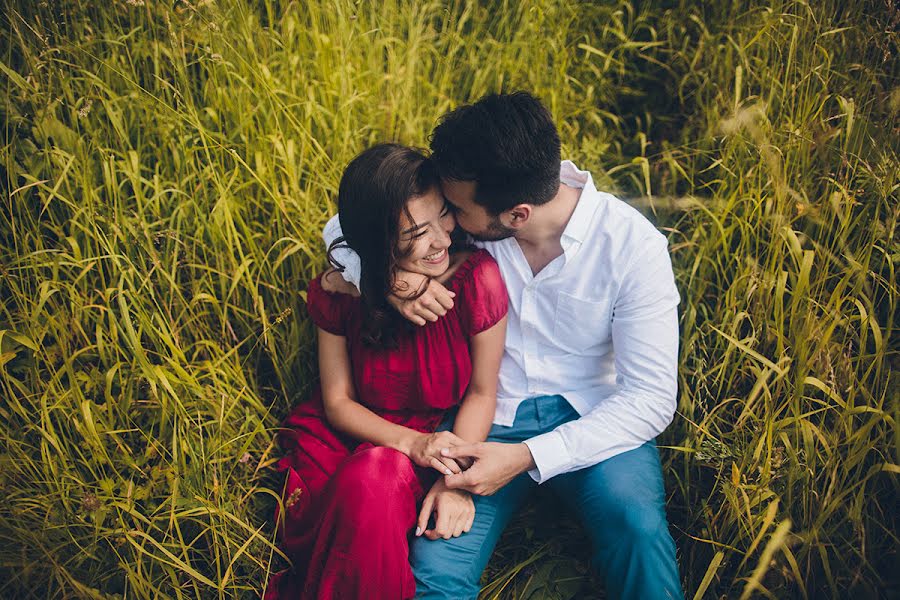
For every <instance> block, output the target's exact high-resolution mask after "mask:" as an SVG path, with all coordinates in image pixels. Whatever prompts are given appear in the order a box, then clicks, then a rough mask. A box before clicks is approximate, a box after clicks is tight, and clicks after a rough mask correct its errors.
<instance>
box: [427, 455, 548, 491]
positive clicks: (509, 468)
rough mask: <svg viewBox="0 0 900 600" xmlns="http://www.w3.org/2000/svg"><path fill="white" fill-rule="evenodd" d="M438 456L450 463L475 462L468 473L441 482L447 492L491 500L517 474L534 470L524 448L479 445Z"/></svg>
mask: <svg viewBox="0 0 900 600" xmlns="http://www.w3.org/2000/svg"><path fill="white" fill-rule="evenodd" d="M441 455H442V456H444V457H445V458H453V459H457V458H466V457H471V458H474V459H475V463H474V464H473V465H472V466H471V467H469V469H468V470H467V471H465V472H463V473H454V474H452V475H447V476H446V477H444V481H445V482H446V483H447V487H448V488H450V489H462V490H466V491H468V492H471V493H473V494H478V495H479V496H490V495H491V494H493V493H495V492H496V491H497V490H499V489H500V488H502V487H503V486H504V485H506V484H507V483H509V482H510V481H512V480H513V478H515V477H516V476H517V475H519V474H520V473H524V472H525V471H528V470H530V469H533V468H534V467H535V465H534V459H533V458H532V456H531V450H529V449H528V446H526V445H525V444H501V443H499V442H479V443H477V444H469V445H467V446H455V447H453V448H444V449H443V450H441Z"/></svg>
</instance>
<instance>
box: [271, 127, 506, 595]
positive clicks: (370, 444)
mask: <svg viewBox="0 0 900 600" xmlns="http://www.w3.org/2000/svg"><path fill="white" fill-rule="evenodd" d="M438 184H439V180H438V177H437V175H436V173H435V171H434V168H433V167H432V165H431V163H430V162H429V161H428V159H426V158H425V157H424V156H423V155H422V154H420V153H419V152H417V151H415V150H413V149H410V148H406V147H403V146H399V145H395V144H380V145H377V146H375V147H373V148H370V149H368V150H366V151H364V152H363V153H362V154H360V155H359V156H357V157H356V158H355V159H354V160H353V161H352V162H351V163H350V165H349V166H348V167H347V169H346V171H345V172H344V175H343V177H342V179H341V184H340V188H339V191H338V212H339V218H340V222H341V228H342V230H343V232H344V241H345V242H346V244H347V245H349V246H350V247H351V248H352V249H353V250H355V251H356V252H357V253H358V254H359V256H360V258H361V261H362V267H363V269H362V280H361V281H360V292H357V291H356V289H355V288H354V287H353V286H351V285H349V284H347V283H346V282H344V280H343V279H342V278H341V277H340V274H338V273H336V272H335V271H334V270H332V271H328V272H326V273H324V274H323V275H320V276H319V277H317V278H316V279H314V280H313V281H311V282H310V284H309V289H308V291H307V307H308V310H309V314H310V317H311V318H312V320H313V322H314V323H315V324H316V326H317V327H318V349H319V375H320V380H321V382H320V388H319V389H317V390H316V392H315V393H314V395H313V398H312V400H311V401H310V402H307V403H303V404H301V405H300V406H298V407H297V408H295V409H294V411H293V412H292V413H291V415H290V416H289V417H288V419H287V421H286V422H285V430H284V431H283V432H282V434H281V435H280V437H279V439H280V442H281V445H282V447H283V449H284V451H285V456H284V457H283V458H282V459H281V460H280V461H279V467H280V468H281V469H282V470H285V471H287V482H286V487H285V503H284V505H285V511H284V515H283V525H282V527H281V528H280V534H281V543H282V548H283V549H284V551H285V553H286V554H287V555H288V556H289V557H290V558H291V561H292V562H293V565H294V569H293V571H290V572H286V573H284V574H282V576H280V577H278V578H277V579H276V580H275V581H273V582H272V584H271V585H270V586H269V589H268V590H267V593H266V596H267V597H268V598H297V597H301V598H342V599H344V598H366V599H373V598H374V599H377V598H384V599H390V600H396V599H397V598H411V597H413V595H414V593H415V580H414V578H413V575H412V570H411V569H410V566H409V560H408V555H409V546H408V535H410V533H411V532H412V530H413V528H414V527H415V526H416V524H417V516H418V523H419V525H420V526H419V527H418V528H417V531H416V532H415V535H421V534H422V533H423V529H429V528H428V526H427V523H428V518H429V516H430V515H427V514H421V515H417V506H419V505H420V503H421V502H422V500H423V498H424V497H425V496H426V490H428V495H429V496H431V498H429V502H428V503H427V504H428V505H429V506H430V505H431V500H432V499H435V500H436V502H435V505H436V506H437V516H436V519H437V521H438V523H439V524H440V527H439V529H441V530H442V531H443V535H445V536H447V537H449V536H450V535H454V536H456V535H461V534H462V533H464V532H465V531H468V529H469V528H470V527H471V525H472V520H473V519H474V507H473V504H472V501H471V498H469V496H468V495H467V494H466V493H464V492H463V493H458V492H457V491H456V490H448V489H447V488H446V487H445V486H444V479H443V477H436V475H435V472H434V470H432V469H435V470H437V471H438V472H440V473H445V474H447V473H458V472H459V471H460V470H461V468H462V467H463V466H465V465H459V464H457V463H456V462H454V461H453V460H451V459H447V458H443V457H441V456H440V450H441V448H446V447H448V446H451V445H458V444H463V443H470V442H476V441H482V440H484V439H485V437H486V436H487V433H488V431H489V430H490V427H491V422H492V420H493V416H494V409H495V405H496V386H497V374H498V371H499V368H500V359H501V356H502V354H503V346H504V337H505V334H506V311H507V296H506V288H505V286H504V284H503V280H502V279H501V277H500V272H499V269H498V268H497V265H496V263H495V262H494V261H493V259H492V258H491V257H490V256H489V255H488V254H487V253H486V252H485V251H483V250H478V251H472V250H470V249H465V248H463V249H457V247H456V246H455V245H453V244H452V243H451V237H450V234H451V233H452V231H453V229H454V228H455V225H456V223H455V220H454V217H453V214H452V212H451V211H450V207H449V206H448V205H447V204H446V202H445V201H444V200H443V196H442V195H441V193H440V188H439V186H438ZM397 270H404V271H409V272H414V273H420V274H422V275H425V276H427V277H431V278H435V279H437V280H439V281H441V282H442V283H443V284H444V285H445V286H447V287H448V288H449V289H450V290H451V291H453V292H455V294H456V297H455V301H454V306H453V308H452V309H450V310H449V311H448V312H447V315H446V316H445V317H444V318H442V319H440V320H439V321H437V322H434V323H428V324H427V325H425V326H424V327H414V326H412V325H411V324H409V323H408V322H407V321H406V320H405V319H403V318H402V317H401V316H400V315H399V314H398V313H397V312H396V311H395V310H394V309H393V308H392V307H391V305H390V303H389V302H388V298H389V297H390V295H391V294H392V293H393V292H395V291H397V290H395V289H394V283H393V282H394V275H395V273H396V272H397ZM455 407H458V411H457V413H456V418H455V420H454V422H453V431H452V432H450V431H442V432H438V433H435V429H436V428H437V427H438V425H439V424H440V422H441V420H442V419H443V418H444V416H445V414H446V413H447V411H448V410H449V409H452V408H455ZM429 467H431V469H429ZM435 479H437V480H436V481H435ZM427 533H428V534H429V537H433V536H434V531H428V532H427Z"/></svg>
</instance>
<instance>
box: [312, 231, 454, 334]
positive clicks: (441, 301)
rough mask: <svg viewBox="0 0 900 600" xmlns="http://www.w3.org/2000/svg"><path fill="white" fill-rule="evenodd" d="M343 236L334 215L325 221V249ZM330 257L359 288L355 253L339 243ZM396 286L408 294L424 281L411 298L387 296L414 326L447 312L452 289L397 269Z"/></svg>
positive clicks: (395, 295) (451, 305) (359, 264)
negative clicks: (415, 296) (423, 288)
mask: <svg viewBox="0 0 900 600" xmlns="http://www.w3.org/2000/svg"><path fill="white" fill-rule="evenodd" d="M342 235H344V232H343V231H342V230H341V222H340V219H339V218H338V215H334V216H333V217H331V219H329V220H328V223H326V224H325V228H324V229H323V230H322V238H323V239H324V240H325V248H326V250H327V249H328V248H330V247H331V244H332V243H333V242H334V240H336V239H338V238H339V237H341V236H342ZM331 256H332V258H333V259H334V260H335V261H337V262H338V263H339V264H340V265H341V266H343V267H344V270H343V271H342V272H341V276H342V277H343V278H344V279H345V280H346V281H348V282H350V283H352V284H353V285H354V286H355V287H356V289H357V290H358V289H359V281H360V277H361V273H362V265H361V263H360V260H359V255H358V254H357V253H356V252H354V251H353V250H352V249H350V248H349V247H347V246H345V245H340V246H338V247H336V248H335V249H334V251H333V252H332V253H331ZM397 279H398V282H399V284H400V285H399V286H398V287H399V288H400V289H402V290H409V292H408V293H409V294H410V295H415V293H416V292H417V291H418V290H420V289H421V288H422V286H423V285H425V283H426V281H427V282H428V287H427V288H426V289H425V291H424V292H423V293H422V295H420V296H418V297H417V298H414V299H407V298H404V297H402V296H399V295H397V294H394V295H392V296H391V297H390V298H388V302H390V303H391V305H393V307H394V308H396V309H397V312H399V313H400V314H401V315H403V316H404V317H405V318H406V319H407V320H409V321H412V322H413V323H415V324H416V325H424V324H425V323H426V322H428V321H437V320H438V319H440V318H441V317H443V316H444V315H446V314H447V311H448V310H450V309H451V308H453V298H454V297H455V296H456V294H454V293H453V292H451V291H450V290H448V289H447V288H445V287H444V286H443V285H441V284H440V283H438V282H437V281H435V280H434V279H431V280H430V281H428V278H427V277H426V276H424V275H419V274H418V273H408V272H406V271H400V272H399V273H398V275H397Z"/></svg>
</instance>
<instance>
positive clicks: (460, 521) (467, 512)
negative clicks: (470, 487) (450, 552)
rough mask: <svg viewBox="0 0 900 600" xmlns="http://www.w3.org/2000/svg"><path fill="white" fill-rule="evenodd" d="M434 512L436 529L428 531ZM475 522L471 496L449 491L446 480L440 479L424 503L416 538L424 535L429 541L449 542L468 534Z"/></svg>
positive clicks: (465, 493) (463, 492)
mask: <svg viewBox="0 0 900 600" xmlns="http://www.w3.org/2000/svg"><path fill="white" fill-rule="evenodd" d="M432 512H434V513H437V514H436V516H435V519H434V529H428V519H429V518H430V517H431V513H432ZM474 522H475V503H474V502H472V496H471V494H469V493H468V492H466V491H463V490H451V489H448V488H447V485H446V483H444V480H443V479H438V480H437V481H436V482H435V484H434V485H433V486H431V489H430V490H429V491H428V494H426V496H425V500H424V502H422V509H421V510H420V511H419V521H418V523H417V525H418V526H417V527H416V536H417V537H418V536H420V535H422V534H423V533H424V534H425V537H427V538H428V539H429V540H436V539H438V538H444V539H445V540H449V539H450V538H451V537H459V536H461V535H462V534H463V533H466V532H468V531H469V530H470V529H472V523H474Z"/></svg>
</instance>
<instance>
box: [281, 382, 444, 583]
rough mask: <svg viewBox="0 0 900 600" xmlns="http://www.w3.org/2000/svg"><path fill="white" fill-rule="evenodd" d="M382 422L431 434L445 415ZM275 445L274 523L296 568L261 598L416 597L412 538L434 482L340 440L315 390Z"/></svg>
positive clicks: (405, 464) (373, 450)
mask: <svg viewBox="0 0 900 600" xmlns="http://www.w3.org/2000/svg"><path fill="white" fill-rule="evenodd" d="M382 416H384V417H385V418H389V419H390V420H391V421H393V422H397V423H398V424H402V425H404V426H406V427H410V428H413V429H416V430H419V431H423V432H431V431H434V430H435V429H436V428H437V426H438V424H439V423H440V420H441V418H442V416H443V413H442V412H440V411H430V412H428V413H402V414H401V413H398V414H392V415H382ZM279 443H280V444H281V446H282V449H283V450H284V457H283V458H282V459H281V460H280V461H279V462H278V469H279V470H282V471H285V472H286V481H285V490H284V506H285V511H284V514H283V515H277V516H276V519H277V523H278V527H279V537H280V547H281V548H282V550H283V551H284V553H285V554H286V555H287V556H288V557H289V558H290V559H291V562H292V563H293V568H292V569H289V570H287V571H284V572H282V573H278V574H277V575H275V576H274V577H273V578H272V579H271V580H270V581H269V585H268V587H267V589H266V593H265V596H264V598H265V599H266V600H276V599H278V600H288V599H291V600H293V599H297V598H302V599H313V598H316V599H320V598H340V599H341V600H343V599H353V598H359V599H367V600H368V599H371V600H379V599H384V600H397V599H398V598H404V599H405V598H412V597H413V596H414V595H415V589H416V585H415V579H414V578H413V574H412V569H411V568H410V566H409V536H410V535H411V533H412V530H413V529H414V527H415V525H416V520H417V518H418V512H417V511H418V506H419V504H420V502H421V501H422V498H423V497H424V495H425V492H426V490H427V489H429V487H430V486H431V484H432V483H433V482H434V481H435V479H436V475H435V474H434V473H433V472H432V471H431V470H430V469H423V468H421V467H417V466H416V465H415V464H413V462H412V461H411V460H410V459H409V457H407V456H406V455H405V454H403V453H402V452H399V451H397V450H394V449H393V448H386V447H381V446H373V445H372V444H369V443H366V444H360V445H358V446H357V445H356V444H355V443H354V442H353V441H352V440H351V439H350V438H348V437H346V436H343V435H341V434H339V433H337V432H336V431H335V430H333V429H332V428H331V427H330V426H329V425H328V422H327V421H326V419H325V414H324V408H323V406H322V399H321V393H320V391H319V390H316V392H315V393H314V394H313V397H312V398H311V399H310V402H305V403H302V404H301V405H299V406H297V407H296V408H295V409H294V410H293V411H292V412H291V414H290V415H289V416H288V418H287V419H286V420H285V423H284V429H283V430H282V431H281V432H280V433H279Z"/></svg>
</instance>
